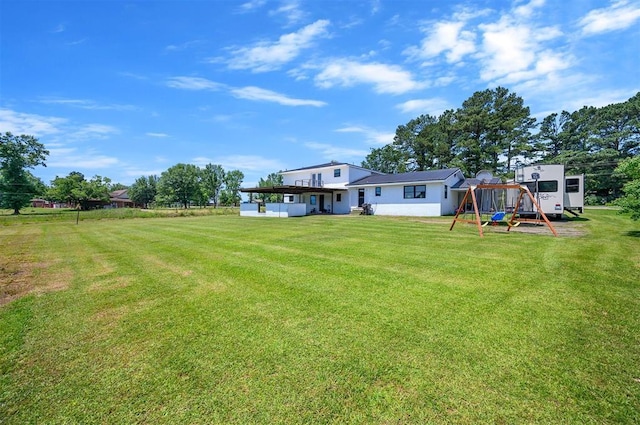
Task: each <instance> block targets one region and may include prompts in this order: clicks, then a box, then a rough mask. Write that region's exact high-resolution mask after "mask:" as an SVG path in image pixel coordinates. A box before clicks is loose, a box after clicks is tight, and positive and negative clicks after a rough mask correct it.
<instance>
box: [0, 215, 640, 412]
mask: <svg viewBox="0 0 640 425" xmlns="http://www.w3.org/2000/svg"><path fill="white" fill-rule="evenodd" d="M37 226H42V229H46V230H43V234H45V235H46V236H44V237H43V238H44V239H45V241H46V243H42V244H40V245H39V247H38V250H41V251H42V252H43V254H42V255H44V253H46V255H58V256H59V262H60V267H61V268H65V269H68V270H72V279H70V282H69V283H70V288H69V289H68V290H66V291H62V292H56V293H51V294H47V295H44V296H39V297H29V298H25V299H22V300H19V301H16V302H13V303H11V304H9V305H8V306H5V307H4V308H3V310H2V311H0V315H1V316H0V317H2V319H3V323H4V319H5V318H7V319H9V320H10V321H11V322H12V323H13V325H12V326H11V327H10V328H11V329H7V330H6V331H3V340H11V341H14V343H13V345H12V346H11V347H12V348H9V349H7V350H5V351H4V352H3V354H2V356H3V381H2V382H3V392H2V393H3V396H2V399H1V400H0V416H2V417H6V418H8V419H7V421H9V422H11V423H24V422H39V421H52V422H64V421H71V422H82V423H91V422H105V421H109V422H128V423H132V422H153V423H158V422H159V423H212V422H218V423H234V422H235V423H248V422H249V423H274V422H275V423H309V422H314V423H317V422H351V423H372V422H373V423H381V422H406V423H424V422H429V421H431V422H462V423H475V422H500V421H504V422H576V421H578V422H582V423H602V422H622V423H625V422H627V423H633V421H634V420H635V419H637V415H638V408H639V406H638V396H639V395H640V390H639V387H640V383H637V382H636V381H635V380H634V379H635V376H638V375H640V372H639V371H638V364H640V359H639V358H638V349H637V347H638V337H637V335H638V330H640V329H639V323H640V319H639V318H638V314H637V312H638V307H639V306H638V283H637V282H638V280H640V276H639V271H638V267H637V259H635V260H634V259H633V258H631V256H630V255H628V253H629V252H632V251H633V248H634V247H635V248H637V246H638V238H633V237H628V236H624V229H632V227H630V224H629V223H628V222H626V221H623V219H622V218H620V217H617V216H615V215H614V214H612V213H610V212H600V211H597V212H593V219H592V221H591V222H589V224H588V226H589V227H591V230H590V233H589V234H588V235H586V236H583V237H579V238H552V237H549V236H541V235H524V234H518V233H515V232H514V233H513V234H509V235H505V234H498V233H491V232H488V233H487V236H486V238H484V239H480V238H479V237H478V236H477V234H476V233H475V231H474V230H473V229H471V228H469V227H461V228H460V229H459V228H457V227H456V229H454V231H453V232H449V231H448V228H449V222H448V221H445V220H443V221H442V224H425V223H420V222H416V221H413V220H409V219H390V218H382V217H306V218H303V219H287V220H282V219H274V220H269V219H243V218H239V217H201V218H174V219H153V220H118V221H100V222H85V223H81V225H79V226H68V225H65V226H63V225H59V224H56V223H53V224H49V225H46V224H42V223H40V224H37ZM630 231H631V230H630ZM5 236H6V237H11V236H10V235H9V234H6V233H3V237H5ZM603 247H607V248H608V249H604V248H603ZM625 252H626V253H627V254H625ZM4 389H6V391H4Z"/></svg>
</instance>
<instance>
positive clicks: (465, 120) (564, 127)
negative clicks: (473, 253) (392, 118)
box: [362, 87, 640, 204]
mask: <svg viewBox="0 0 640 425" xmlns="http://www.w3.org/2000/svg"><path fill="white" fill-rule="evenodd" d="M639 146H640V93H637V94H636V95H635V96H633V97H632V98H630V99H629V100H627V101H626V102H622V103H616V104H611V105H608V106H604V107H601V108H596V107H593V106H585V107H583V108H581V109H579V110H577V111H574V112H568V111H562V112H561V113H551V114H549V115H548V116H546V117H545V118H544V119H543V120H542V121H540V122H538V120H537V119H536V118H534V117H532V116H531V113H530V110H529V107H527V106H525V104H524V101H523V99H522V98H521V97H520V96H518V95H516V94H515V93H511V92H509V90H508V89H506V88H504V87H497V88H495V89H487V90H484V91H477V92H475V93H474V94H473V95H472V96H471V97H469V98H468V99H467V100H465V101H464V102H463V103H462V106H461V107H460V108H458V109H456V110H453V109H450V110H447V111H444V112H443V113H442V114H440V115H439V116H437V117H435V116H432V115H420V116H418V117H417V118H414V119H412V120H410V121H409V122H408V123H406V124H403V125H399V126H398V127H397V129H396V133H395V136H394V140H393V142H392V143H390V144H388V145H386V146H383V147H381V148H374V149H371V152H370V153H369V155H367V157H366V158H365V160H364V161H363V162H362V166H363V167H365V168H370V169H373V170H377V171H381V172H385V173H401V172H407V171H423V170H431V169H439V168H452V167H459V168H460V169H461V170H462V171H463V172H464V174H465V175H467V176H474V175H475V174H476V173H477V172H479V171H481V170H489V171H491V172H493V173H494V174H495V175H498V176H503V177H505V178H512V177H513V175H514V169H515V167H516V166H517V165H519V164H520V163H523V164H530V163H547V164H551V163H553V164H563V165H564V166H565V169H566V172H567V173H570V174H584V175H585V191H586V193H587V194H588V195H587V199H586V201H587V203H590V204H595V203H607V202H610V201H613V200H614V199H617V198H619V197H620V196H621V195H622V193H623V191H622V188H623V185H624V183H625V178H624V177H622V176H621V175H620V173H614V169H615V168H616V167H617V166H618V165H619V164H620V163H621V161H623V160H624V159H626V158H631V157H634V156H636V155H638V153H639V152H640V148H639Z"/></svg>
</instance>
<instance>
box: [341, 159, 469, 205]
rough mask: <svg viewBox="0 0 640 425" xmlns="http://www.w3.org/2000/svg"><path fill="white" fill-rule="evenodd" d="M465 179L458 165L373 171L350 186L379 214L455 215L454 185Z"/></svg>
mask: <svg viewBox="0 0 640 425" xmlns="http://www.w3.org/2000/svg"><path fill="white" fill-rule="evenodd" d="M461 181H464V176H463V175H462V171H460V169H459V168H448V169H444V170H432V171H414V172H410V173H401V174H382V175H380V174H372V175H369V176H367V177H363V178H361V179H359V180H356V181H354V182H351V183H349V184H348V185H347V186H348V187H349V190H350V191H351V192H352V194H353V196H354V197H355V196H357V199H358V204H359V205H362V204H363V203H367V204H370V205H371V209H372V211H373V214H376V215H404V216H425V217H433V216H441V215H447V214H453V213H454V212H455V210H456V208H457V207H458V197H457V196H454V194H453V193H452V187H453V186H455V185H458V184H459V183H460V182H461Z"/></svg>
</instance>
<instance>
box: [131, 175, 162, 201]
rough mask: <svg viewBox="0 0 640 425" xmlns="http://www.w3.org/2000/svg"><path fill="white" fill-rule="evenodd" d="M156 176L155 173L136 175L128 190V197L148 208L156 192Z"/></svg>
mask: <svg viewBox="0 0 640 425" xmlns="http://www.w3.org/2000/svg"><path fill="white" fill-rule="evenodd" d="M157 186H158V177H157V176H155V175H151V176H146V177H145V176H142V177H138V178H137V179H136V181H135V182H133V184H132V185H131V187H130V188H129V190H128V192H127V193H128V194H129V198H131V200H132V201H133V202H135V203H136V204H140V205H142V206H143V207H144V208H149V204H150V203H151V202H153V200H154V199H155V197H156V194H157V192H158V188H157Z"/></svg>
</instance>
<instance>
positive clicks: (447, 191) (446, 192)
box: [444, 184, 449, 199]
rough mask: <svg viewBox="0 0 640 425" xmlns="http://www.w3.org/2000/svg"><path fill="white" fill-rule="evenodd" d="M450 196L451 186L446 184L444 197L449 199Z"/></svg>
mask: <svg viewBox="0 0 640 425" xmlns="http://www.w3.org/2000/svg"><path fill="white" fill-rule="evenodd" d="M448 197H449V186H447V185H446V184H445V185H444V199H447V198H448Z"/></svg>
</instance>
